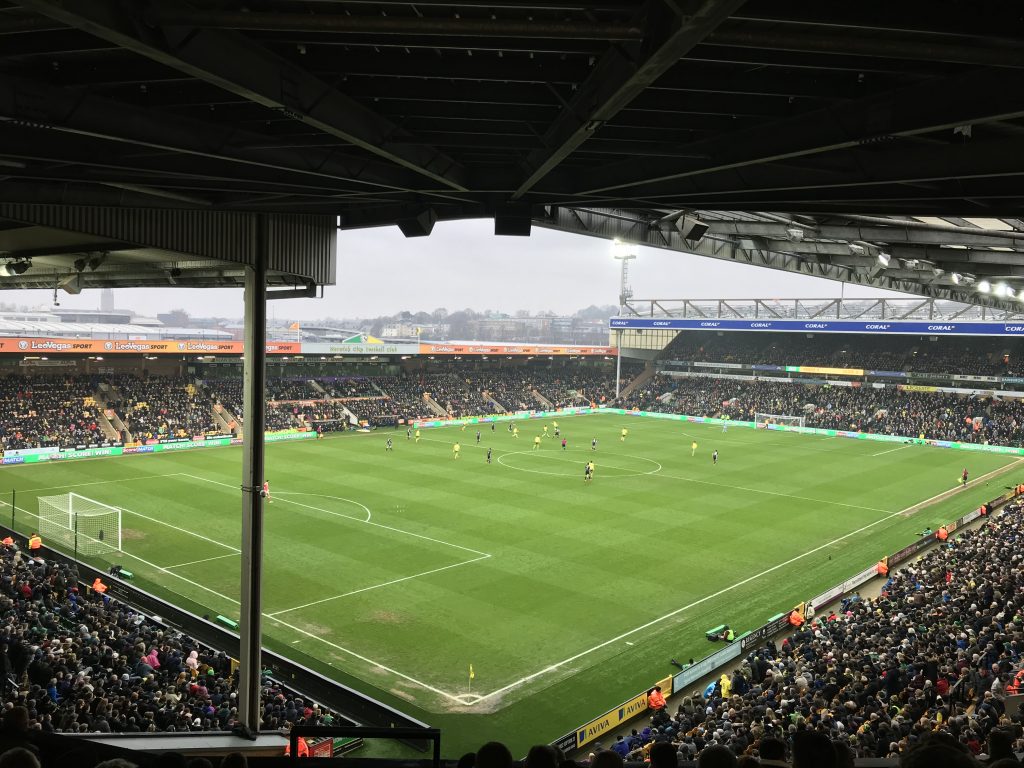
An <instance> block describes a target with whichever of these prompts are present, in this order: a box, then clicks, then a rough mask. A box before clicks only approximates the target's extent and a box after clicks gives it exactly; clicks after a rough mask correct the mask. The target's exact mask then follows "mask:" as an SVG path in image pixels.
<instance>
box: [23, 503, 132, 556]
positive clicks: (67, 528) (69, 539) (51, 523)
mask: <svg viewBox="0 0 1024 768" xmlns="http://www.w3.org/2000/svg"><path fill="white" fill-rule="evenodd" d="M39 535H40V536H42V537H43V540H44V541H47V542H49V541H54V542H57V543H59V544H62V545H64V547H65V548H67V549H73V550H77V551H78V552H81V553H82V554H83V555H102V554H104V553H106V552H116V551H118V550H120V549H121V510H120V509H118V508H117V507H111V506H109V505H108V504H103V503H101V502H98V501H95V500H93V499H89V498H86V497H85V496H79V495H78V494H77V493H62V494H60V495H58V496H40V497H39Z"/></svg>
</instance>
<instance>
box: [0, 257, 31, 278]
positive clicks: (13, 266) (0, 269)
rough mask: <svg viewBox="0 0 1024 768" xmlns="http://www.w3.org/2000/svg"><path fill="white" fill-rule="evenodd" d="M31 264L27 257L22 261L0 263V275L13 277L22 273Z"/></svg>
mask: <svg viewBox="0 0 1024 768" xmlns="http://www.w3.org/2000/svg"><path fill="white" fill-rule="evenodd" d="M31 266H32V262H31V261H29V260H28V259H24V260H22V261H8V262H7V263H6V264H0V276H2V277H14V276H16V275H23V274H25V272H27V271H28V268H29V267H31Z"/></svg>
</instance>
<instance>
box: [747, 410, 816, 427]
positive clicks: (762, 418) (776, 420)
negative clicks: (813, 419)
mask: <svg viewBox="0 0 1024 768" xmlns="http://www.w3.org/2000/svg"><path fill="white" fill-rule="evenodd" d="M754 424H755V425H757V428H758V429H767V428H768V425H769V424H780V425H782V426H786V427H804V426H806V425H807V419H806V418H805V417H803V416H787V415H785V414H781V413H755V414H754Z"/></svg>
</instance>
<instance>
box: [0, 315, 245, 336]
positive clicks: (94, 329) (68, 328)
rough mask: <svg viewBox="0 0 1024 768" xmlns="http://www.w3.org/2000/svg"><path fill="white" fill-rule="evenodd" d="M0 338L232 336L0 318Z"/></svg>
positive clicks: (207, 331)
mask: <svg viewBox="0 0 1024 768" xmlns="http://www.w3.org/2000/svg"><path fill="white" fill-rule="evenodd" d="M0 336H41V337H47V338H60V339H64V338H70V339H137V340H141V339H145V340H158V339H231V338H232V336H231V334H230V333H225V332H224V331H217V330H211V329H204V328H171V327H168V326H162V325H161V326H155V327H154V326H148V325H130V324H126V323H117V324H110V323H56V322H55V323H48V322H38V321H18V320H7V319H2V318H0Z"/></svg>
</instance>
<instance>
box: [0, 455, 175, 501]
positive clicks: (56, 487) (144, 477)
mask: <svg viewBox="0 0 1024 768" xmlns="http://www.w3.org/2000/svg"><path fill="white" fill-rule="evenodd" d="M96 458H98V459H107V458H110V457H109V456H97V457H96ZM77 461H81V459H76V462H77ZM42 463H43V462H40V464H42ZM20 466H24V465H20ZM51 466H52V465H51ZM179 474H181V473H180V472H168V473H166V474H163V475H138V476H137V477H121V478H117V479H116V480H90V481H89V482H88V483H69V484H67V485H48V486H45V487H43V488H15V489H14V490H15V491H17V492H18V493H34V492H35V491H58V490H60V489H61V488H81V487H83V486H86V485H106V484H109V483H127V482H131V481H133V480H152V479H153V478H156V477H175V476H177V475H179Z"/></svg>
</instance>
